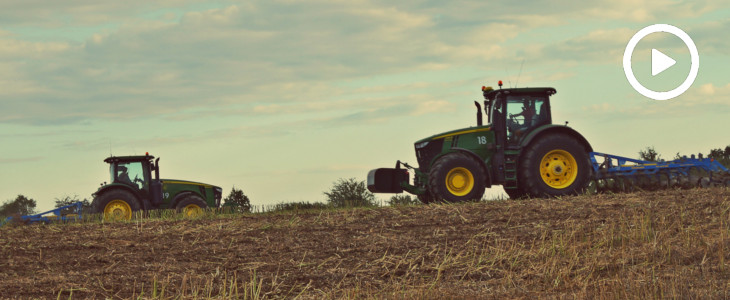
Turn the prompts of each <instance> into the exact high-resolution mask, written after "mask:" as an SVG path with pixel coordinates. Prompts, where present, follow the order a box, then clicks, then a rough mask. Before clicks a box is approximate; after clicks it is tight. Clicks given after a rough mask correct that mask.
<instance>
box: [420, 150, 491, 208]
mask: <svg viewBox="0 0 730 300" xmlns="http://www.w3.org/2000/svg"><path fill="white" fill-rule="evenodd" d="M485 182H486V175H485V174H484V169H483V168H482V166H481V165H480V164H479V162H478V161H476V160H475V159H474V158H472V157H470V156H468V155H466V154H463V153H451V154H447V155H446V156H444V157H442V158H440V159H439V160H437V161H436V163H434V164H433V166H432V168H431V171H430V172H429V174H428V193H430V194H431V195H433V197H434V198H436V199H443V200H444V201H447V202H464V201H479V200H481V199H482V196H483V195H484V189H485V188H486V183H485Z"/></svg>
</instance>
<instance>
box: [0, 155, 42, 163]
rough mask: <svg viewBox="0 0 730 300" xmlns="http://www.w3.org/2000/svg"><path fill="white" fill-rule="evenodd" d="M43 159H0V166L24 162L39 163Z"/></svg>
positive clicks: (37, 157)
mask: <svg viewBox="0 0 730 300" xmlns="http://www.w3.org/2000/svg"><path fill="white" fill-rule="evenodd" d="M42 159H43V157H39V156H34V157H20V158H0V164H15V163H24V162H34V161H40V160H42Z"/></svg>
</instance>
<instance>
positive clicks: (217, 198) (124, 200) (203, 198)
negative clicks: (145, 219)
mask: <svg viewBox="0 0 730 300" xmlns="http://www.w3.org/2000/svg"><path fill="white" fill-rule="evenodd" d="M104 162H106V163H108V164H109V173H110V175H111V178H110V180H111V181H110V183H108V184H107V183H106V182H104V183H102V185H101V187H100V188H99V190H97V191H96V192H95V193H93V194H92V196H93V197H94V201H93V202H92V203H91V209H92V211H93V212H94V213H102V214H104V218H105V219H107V220H130V219H131V218H132V215H133V213H134V212H135V211H139V210H143V211H148V210H152V209H176V210H177V211H178V212H182V213H183V214H184V215H185V216H187V217H195V216H199V215H200V214H201V213H202V210H203V209H205V208H208V207H215V208H217V207H220V202H221V197H222V194H223V189H221V188H220V187H218V186H214V185H210V184H205V183H199V182H192V181H184V180H174V179H160V158H157V159H155V157H154V156H151V155H149V153H146V154H145V155H143V156H142V155H139V156H111V157H108V158H106V159H105V160H104ZM153 174H154V177H153Z"/></svg>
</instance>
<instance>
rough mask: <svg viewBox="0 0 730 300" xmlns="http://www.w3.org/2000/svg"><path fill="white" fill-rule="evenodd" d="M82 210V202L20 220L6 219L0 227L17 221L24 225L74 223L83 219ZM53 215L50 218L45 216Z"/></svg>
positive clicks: (21, 217)
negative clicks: (64, 212) (67, 210)
mask: <svg viewBox="0 0 730 300" xmlns="http://www.w3.org/2000/svg"><path fill="white" fill-rule="evenodd" d="M69 208H71V209H73V213H71V214H65V215H63V214H62V213H61V212H62V211H63V210H64V209H69ZM82 208H83V202H76V203H74V204H70V205H66V206H62V207H58V208H54V209H52V210H49V211H46V212H42V213H38V214H34V215H28V216H20V220H14V219H15V218H14V217H7V218H5V220H3V221H2V222H0V226H3V225H5V224H7V223H9V222H13V221H17V222H20V223H24V224H33V223H38V222H43V223H46V224H48V223H51V222H59V221H60V222H66V221H76V220H79V219H82V218H83V215H82V214H81V210H82ZM51 213H52V214H53V215H52V216H45V215H47V214H51Z"/></svg>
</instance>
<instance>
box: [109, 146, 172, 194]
mask: <svg viewBox="0 0 730 300" xmlns="http://www.w3.org/2000/svg"><path fill="white" fill-rule="evenodd" d="M104 162H106V163H108V164H109V175H110V179H109V180H110V183H112V184H120V185H125V186H128V187H130V188H131V189H132V190H133V191H134V192H135V193H136V194H137V195H139V196H141V197H142V198H145V199H150V200H152V203H155V204H159V203H160V202H162V181H161V180H160V168H159V163H160V158H157V159H155V157H154V156H152V155H149V153H146V154H145V155H138V156H112V157H108V158H106V159H104ZM153 171H154V177H153V176H152V172H153Z"/></svg>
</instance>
